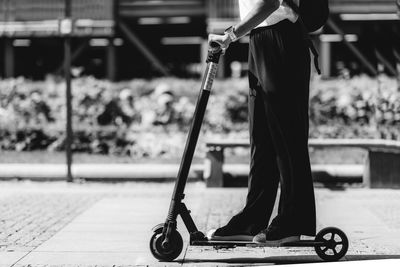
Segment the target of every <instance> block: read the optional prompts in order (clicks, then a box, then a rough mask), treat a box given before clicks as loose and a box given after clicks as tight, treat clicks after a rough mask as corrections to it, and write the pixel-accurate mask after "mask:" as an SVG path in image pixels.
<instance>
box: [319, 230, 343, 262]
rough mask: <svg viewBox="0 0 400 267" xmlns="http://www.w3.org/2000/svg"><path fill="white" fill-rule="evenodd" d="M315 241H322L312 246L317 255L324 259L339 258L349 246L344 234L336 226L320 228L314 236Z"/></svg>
mask: <svg viewBox="0 0 400 267" xmlns="http://www.w3.org/2000/svg"><path fill="white" fill-rule="evenodd" d="M315 241H319V242H323V243H324V244H323V245H317V246H315V247H314V248H315V252H316V253H317V255H318V256H319V257H320V258H321V259H323V260H324V261H338V260H340V259H341V258H342V257H343V256H344V255H346V253H347V250H348V248H349V240H348V239H347V236H346V234H345V233H344V232H343V231H342V230H340V229H338V228H336V227H327V228H324V229H322V230H321V231H319V233H318V234H317V236H316V237H315Z"/></svg>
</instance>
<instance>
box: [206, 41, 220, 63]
mask: <svg viewBox="0 0 400 267" xmlns="http://www.w3.org/2000/svg"><path fill="white" fill-rule="evenodd" d="M221 54H222V48H221V46H220V44H219V43H217V42H211V43H210V48H209V49H208V55H207V60H206V62H207V63H210V62H213V63H217V64H218V61H219V58H220V56H221Z"/></svg>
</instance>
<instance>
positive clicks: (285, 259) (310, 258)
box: [180, 255, 400, 265]
mask: <svg viewBox="0 0 400 267" xmlns="http://www.w3.org/2000/svg"><path fill="white" fill-rule="evenodd" d="M384 259H400V255H346V256H345V259H344V260H342V261H362V260H384ZM180 262H181V263H186V264H188V263H189V264H190V263H207V262H209V263H211V262H218V263H227V264H232V263H233V264H234V263H237V264H255V265H256V264H258V263H259V264H265V263H271V264H299V263H315V262H323V260H321V259H320V258H319V257H318V256H316V255H304V256H298V255H296V256H272V257H265V258H223V259H210V260H207V259H190V258H186V259H185V260H183V261H180Z"/></svg>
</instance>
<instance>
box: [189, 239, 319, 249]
mask: <svg viewBox="0 0 400 267" xmlns="http://www.w3.org/2000/svg"><path fill="white" fill-rule="evenodd" d="M191 245H192V246H215V247H220V248H234V247H315V246H323V245H324V242H322V241H315V240H299V241H295V242H286V243H283V244H281V245H280V246H271V245H266V244H260V243H254V242H250V241H216V240H204V241H192V242H191Z"/></svg>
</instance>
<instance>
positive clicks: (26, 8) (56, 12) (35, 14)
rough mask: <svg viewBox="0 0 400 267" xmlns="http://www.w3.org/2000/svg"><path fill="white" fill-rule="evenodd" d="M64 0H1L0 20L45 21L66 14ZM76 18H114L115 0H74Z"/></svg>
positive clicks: (73, 13) (73, 7)
mask: <svg viewBox="0 0 400 267" xmlns="http://www.w3.org/2000/svg"><path fill="white" fill-rule="evenodd" d="M64 12H65V4H64V0H0V21H43V20H54V19H61V18H63V16H64ZM71 15H72V18H75V19H78V18H79V19H94V20H97V19H100V20H112V19H114V1H113V0H72V2H71Z"/></svg>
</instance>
